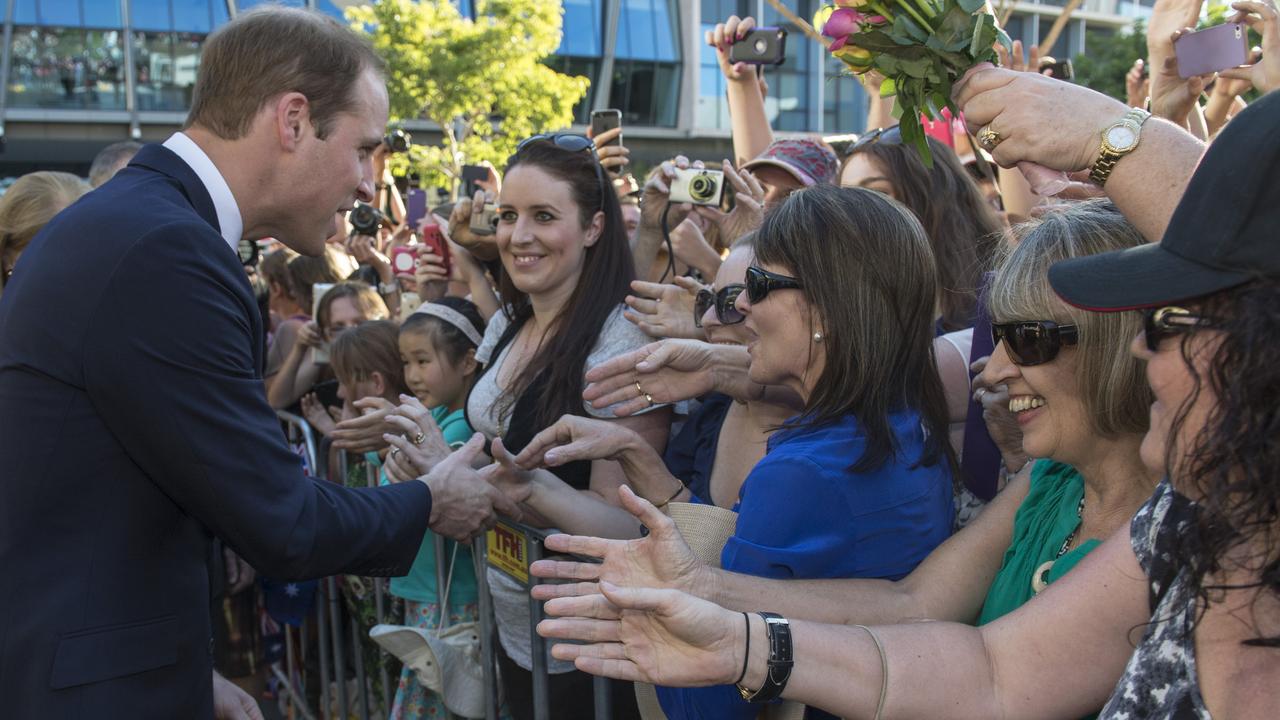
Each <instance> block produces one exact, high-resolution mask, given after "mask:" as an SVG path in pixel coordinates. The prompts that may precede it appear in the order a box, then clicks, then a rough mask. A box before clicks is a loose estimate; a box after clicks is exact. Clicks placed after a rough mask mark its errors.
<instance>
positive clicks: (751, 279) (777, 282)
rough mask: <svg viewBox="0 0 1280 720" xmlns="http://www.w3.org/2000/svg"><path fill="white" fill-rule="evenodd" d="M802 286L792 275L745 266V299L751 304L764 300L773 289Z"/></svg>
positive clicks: (795, 288)
mask: <svg viewBox="0 0 1280 720" xmlns="http://www.w3.org/2000/svg"><path fill="white" fill-rule="evenodd" d="M803 288H804V286H803V285H801V284H800V281H799V280H797V279H795V278H793V277H787V276H786V275H779V274H778V273H771V272H769V271H768V270H761V269H760V268H758V267H756V266H755V265H752V266H751V267H748V268H747V299H748V300H750V301H751V303H752V304H753V305H754V304H755V303H758V302H760V301H762V300H764V299H765V298H766V297H767V296H768V295H769V293H771V292H773V291H774V290H800V289H803Z"/></svg>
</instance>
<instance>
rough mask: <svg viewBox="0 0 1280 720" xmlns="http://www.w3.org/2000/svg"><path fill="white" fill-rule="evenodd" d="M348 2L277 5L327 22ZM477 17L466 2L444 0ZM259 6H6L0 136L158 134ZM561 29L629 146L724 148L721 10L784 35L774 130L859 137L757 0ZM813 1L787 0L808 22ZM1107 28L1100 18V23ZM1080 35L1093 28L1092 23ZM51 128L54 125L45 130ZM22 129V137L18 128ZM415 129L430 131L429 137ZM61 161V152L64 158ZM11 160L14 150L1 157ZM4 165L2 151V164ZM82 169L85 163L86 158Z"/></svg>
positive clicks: (567, 60) (769, 100)
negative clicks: (321, 15) (718, 44)
mask: <svg viewBox="0 0 1280 720" xmlns="http://www.w3.org/2000/svg"><path fill="white" fill-rule="evenodd" d="M353 1H354V0H275V2H278V3H280V4H285V5H293V6H298V7H312V8H315V9H318V10H320V11H322V12H326V13H330V14H332V15H334V16H336V17H341V16H342V8H343V7H344V6H346V5H349V4H352V3H353ZM453 1H454V3H455V5H457V6H458V8H459V9H460V10H461V11H462V12H463V13H464V14H467V15H469V16H474V14H475V10H476V4H477V3H476V2H475V0H453ZM1150 1H1151V0H1087V1H1086V6H1085V8H1084V9H1085V10H1087V11H1091V12H1087V13H1085V14H1087V15H1089V17H1091V18H1092V17H1094V16H1095V15H1098V13H1099V12H1103V10H1105V9H1103V8H1101V6H1100V5H1099V4H1100V3H1101V4H1106V3H1110V4H1111V5H1112V6H1113V7H1111V8H1110V13H1111V14H1112V15H1111V16H1112V17H1114V21H1115V22H1114V23H1113V24H1114V25H1117V26H1118V25H1121V24H1126V23H1127V22H1128V20H1129V18H1127V17H1122V16H1120V15H1119V14H1117V13H1116V11H1117V9H1118V8H1117V7H1115V5H1116V3H1120V5H1122V6H1123V8H1124V10H1126V11H1127V14H1128V15H1130V16H1132V15H1133V14H1136V13H1134V12H1133V9H1132V7H1135V6H1136V7H1138V8H1140V9H1141V8H1142V6H1144V5H1146V4H1149V2H1150ZM263 2H265V0H12V2H5V3H4V4H3V5H0V8H6V7H7V8H11V12H10V13H6V16H5V17H4V18H3V19H4V23H5V24H4V29H5V37H6V41H7V42H6V45H5V48H4V56H3V59H4V64H3V68H4V74H5V83H4V86H3V88H0V121H2V122H3V125H0V129H2V130H3V132H4V137H6V138H8V139H10V141H11V142H10V148H11V150H12V149H13V148H12V144H13V143H12V141H13V140H15V139H17V138H19V136H26V135H35V136H39V135H41V134H44V135H49V134H50V133H53V134H55V135H56V134H58V133H59V132H61V133H63V134H64V135H65V134H67V133H70V132H71V128H72V127H73V126H74V127H77V128H84V127H88V128H89V129H88V130H86V131H85V133H84V134H85V135H87V136H88V138H87V139H88V140H91V141H92V142H93V143H96V144H97V146H101V145H103V144H106V142H109V141H111V140H113V139H123V138H126V137H129V136H133V137H141V138H144V139H155V138H156V137H157V136H159V137H163V136H164V134H167V133H168V132H170V131H171V130H172V129H173V128H175V127H176V126H178V125H179V124H180V123H181V121H182V119H183V116H184V115H185V113H186V111H187V108H188V107H189V105H190V101H191V91H192V88H193V86H194V83H195V77H196V73H197V72H198V69H199V64H200V50H201V45H202V43H203V41H204V38H205V37H206V36H207V35H208V34H209V33H210V32H211V31H213V30H214V29H216V28H218V27H219V26H220V25H222V24H223V23H225V22H227V21H228V20H229V18H231V17H232V16H233V15H234V14H235V12H237V11H239V10H245V9H248V8H251V7H254V6H256V5H259V4H262V3H263ZM1062 2H1063V0H1042V3H1043V4H1041V2H1037V3H1025V2H1019V3H1017V5H1016V6H1015V7H1016V12H1015V13H1014V15H1013V16H1012V18H1011V19H1010V22H1009V28H1008V29H1009V31H1010V34H1011V35H1013V36H1014V37H1020V38H1023V39H1024V40H1032V39H1033V38H1039V37H1043V35H1044V34H1045V33H1047V32H1048V28H1049V26H1050V25H1051V24H1052V21H1053V17H1052V15H1053V14H1054V13H1058V12H1060V7H1059V6H1060V5H1061V4H1062ZM562 3H563V6H564V33H563V37H562V40H561V44H560V47H559V48H558V50H557V52H556V54H555V55H554V56H553V57H551V58H549V59H548V64H549V65H551V66H552V67H555V68H556V69H557V70H560V71H561V72H566V73H571V74H575V75H583V76H586V77H588V78H590V79H591V87H590V90H589V91H588V94H587V95H586V97H584V98H583V100H582V101H581V102H580V103H579V104H578V106H577V108H575V113H574V114H575V121H576V122H577V123H579V124H585V123H586V122H587V121H588V119H589V115H590V112H591V111H592V110H593V109H604V108H617V109H619V110H621V111H622V119H623V123H624V125H625V126H626V127H627V128H628V130H627V136H628V138H633V139H635V138H640V139H643V138H645V137H649V138H652V139H653V140H654V142H657V141H659V140H661V139H668V140H670V139H674V138H680V139H681V144H682V145H684V146H694V147H696V146H697V144H698V143H699V142H700V141H702V140H706V141H707V142H708V143H712V144H715V143H723V141H724V139H725V138H727V136H728V132H729V128H730V122H729V116H728V107H727V104H726V102H725V80H724V77H723V76H722V74H721V73H720V69H719V67H718V64H717V61H716V56H715V52H714V50H712V49H711V48H709V47H707V45H706V44H705V42H704V41H703V35H704V34H705V33H706V31H708V30H710V29H712V28H713V27H714V26H715V24H716V23H718V22H722V21H723V20H725V19H726V18H728V17H729V16H730V15H735V14H736V15H739V16H747V15H751V16H754V17H756V18H759V19H760V20H761V22H762V24H764V25H781V26H784V27H787V29H788V30H789V31H790V35H789V37H788V40H787V59H786V62H785V63H784V64H782V65H781V66H778V67H770V68H768V69H767V71H766V80H767V82H768V87H769V90H768V95H767V97H766V102H765V105H766V111H767V113H768V116H769V118H770V121H771V123H772V125H773V127H774V129H775V130H777V131H780V132H783V133H788V132H804V133H823V134H836V133H850V132H860V131H861V130H863V124H864V123H865V118H866V105H867V97H866V94H865V92H864V91H863V89H862V87H861V85H860V84H859V83H858V82H857V81H856V80H855V79H853V78H852V77H850V76H848V75H847V74H846V73H845V72H844V71H843V67H842V65H841V64H840V63H839V62H838V61H836V60H834V59H833V58H831V57H830V56H828V55H827V54H826V53H824V52H823V50H822V49H821V48H820V47H819V46H818V44H817V43H815V42H813V41H811V40H809V39H808V38H806V37H805V36H804V35H803V34H802V33H801V32H800V31H799V30H798V29H797V28H795V27H793V26H790V25H789V24H788V23H787V22H786V20H785V18H783V17H782V16H780V15H779V14H778V13H777V12H776V11H775V10H774V9H773V7H772V6H771V5H770V4H769V3H767V2H765V0H562ZM821 3H822V0H788V1H787V6H788V7H790V8H791V9H792V10H794V11H795V12H796V13H797V14H798V15H799V16H800V17H806V18H807V17H812V14H813V11H814V10H815V9H816V7H817V6H818V5H820V4H821ZM1104 26H1105V23H1104ZM1090 27H1091V28H1092V27H1097V24H1096V22H1095V21H1093V20H1091V21H1090ZM1084 29H1085V20H1079V21H1077V20H1075V19H1073V20H1072V21H1071V23H1069V24H1068V27H1067V28H1066V29H1065V31H1064V32H1063V33H1062V35H1061V37H1060V39H1059V41H1058V43H1057V44H1056V45H1055V47H1054V54H1055V55H1060V56H1062V55H1066V56H1070V55H1072V54H1075V53H1076V52H1078V51H1081V50H1083V47H1082V46H1083V39H1084ZM55 126H60V129H59V128H57V127H55ZM20 131H21V132H20ZM420 131H422V132H426V133H429V132H430V130H429V128H426V127H424V128H421V129H420ZM68 153H70V154H71V155H74V153H71V151H68ZM10 154H11V155H12V154H13V153H12V152H11V153H10ZM9 159H12V158H6V157H5V156H4V155H2V154H0V165H5V164H6V161H7V160H9ZM85 162H87V159H86V160H85Z"/></svg>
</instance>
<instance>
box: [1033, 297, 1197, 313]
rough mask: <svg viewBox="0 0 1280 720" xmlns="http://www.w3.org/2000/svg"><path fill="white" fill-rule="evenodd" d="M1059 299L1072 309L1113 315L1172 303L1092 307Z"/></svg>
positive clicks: (1163, 301) (1160, 302)
mask: <svg viewBox="0 0 1280 720" xmlns="http://www.w3.org/2000/svg"><path fill="white" fill-rule="evenodd" d="M1058 297H1059V298H1061V299H1062V301H1063V302H1065V303H1066V304H1068V305H1070V306H1071V307H1075V308H1080V309H1081V310H1086V311H1088V312H1096V313H1112V312H1128V311H1130V310H1146V309H1147V308H1153V307H1156V306H1157V305H1164V304H1165V303H1166V302H1172V301H1169V300H1158V301H1156V302H1153V303H1147V304H1145V305H1128V306H1125V307H1097V306H1090V305H1081V304H1080V303H1074V302H1071V301H1070V300H1068V299H1066V298H1065V297H1062V295H1058Z"/></svg>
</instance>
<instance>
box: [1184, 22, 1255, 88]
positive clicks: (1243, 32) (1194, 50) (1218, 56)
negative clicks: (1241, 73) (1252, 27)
mask: <svg viewBox="0 0 1280 720" xmlns="http://www.w3.org/2000/svg"><path fill="white" fill-rule="evenodd" d="M1173 52H1174V54H1175V55H1177V56H1178V75H1179V76H1180V77H1182V78H1191V77H1195V76H1196V75H1204V74H1206V73H1211V72H1218V71H1219V70H1227V69H1229V68H1233V67H1237V66H1239V65H1244V64H1245V63H1247V62H1249V32H1248V29H1247V28H1246V27H1245V26H1244V25H1243V24H1241V23H1226V24H1223V25H1215V26H1214V27H1211V28H1207V29H1205V30H1200V31H1198V32H1192V33H1187V34H1186V35H1183V36H1182V37H1180V38H1178V41H1177V42H1175V43H1174V44H1173Z"/></svg>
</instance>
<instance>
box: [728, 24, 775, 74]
mask: <svg viewBox="0 0 1280 720" xmlns="http://www.w3.org/2000/svg"><path fill="white" fill-rule="evenodd" d="M786 59H787V31H786V29H785V28H780V27H760V28H756V29H755V30H752V31H751V32H749V33H747V34H746V36H745V37H743V38H742V39H741V40H739V41H737V42H735V43H734V44H732V45H730V46H729V62H730V63H740V62H743V63H747V64H748V65H781V64H782V63H783V62H785V61H786Z"/></svg>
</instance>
